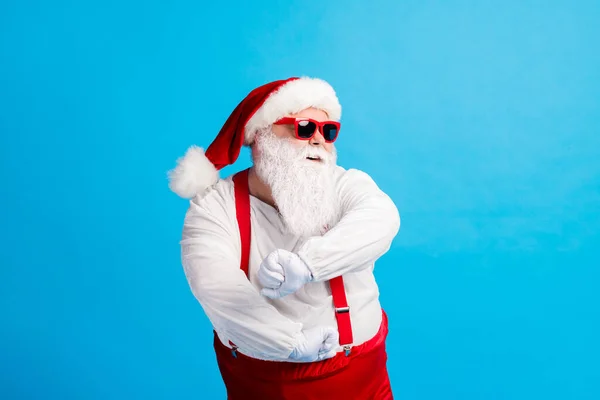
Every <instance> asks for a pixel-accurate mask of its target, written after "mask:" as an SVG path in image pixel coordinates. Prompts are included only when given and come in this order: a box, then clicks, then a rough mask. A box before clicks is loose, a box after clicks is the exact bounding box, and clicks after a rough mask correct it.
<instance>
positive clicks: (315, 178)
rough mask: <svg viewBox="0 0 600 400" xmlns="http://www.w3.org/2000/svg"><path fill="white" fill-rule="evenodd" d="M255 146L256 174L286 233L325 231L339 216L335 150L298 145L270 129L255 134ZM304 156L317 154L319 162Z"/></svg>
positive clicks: (311, 233)
mask: <svg viewBox="0 0 600 400" xmlns="http://www.w3.org/2000/svg"><path fill="white" fill-rule="evenodd" d="M256 145H257V150H258V152H259V154H258V157H256V158H255V159H254V164H255V167H256V173H257V175H258V177H259V178H260V179H261V180H262V181H263V182H264V183H266V184H267V185H269V187H270V188H271V194H272V196H273V200H274V201H275V205H276V206H277V208H278V210H279V213H280V215H281V217H282V219H283V222H284V224H285V226H286V228H287V230H288V232H289V233H291V234H294V235H297V236H301V237H309V236H318V235H321V234H323V233H325V232H326V230H327V229H328V227H330V226H332V225H334V224H335V223H336V222H337V220H338V218H339V217H338V214H339V205H338V204H339V202H338V197H337V192H336V190H335V180H334V170H335V166H336V159H337V156H336V153H335V150H334V152H332V153H329V152H327V151H326V150H325V149H324V148H322V147H313V146H303V147H302V148H298V147H297V146H295V145H294V144H293V143H292V142H291V141H290V140H287V139H281V138H278V137H276V136H275V134H274V133H273V132H272V131H271V130H268V131H263V132H260V133H259V134H257V135H256ZM308 156H310V157H315V156H318V157H320V158H321V160H322V162H315V161H310V160H307V159H306V157H308Z"/></svg>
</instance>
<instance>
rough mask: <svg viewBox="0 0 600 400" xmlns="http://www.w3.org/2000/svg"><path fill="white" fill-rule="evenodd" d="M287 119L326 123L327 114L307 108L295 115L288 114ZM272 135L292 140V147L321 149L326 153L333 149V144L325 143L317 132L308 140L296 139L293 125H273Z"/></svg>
mask: <svg viewBox="0 0 600 400" xmlns="http://www.w3.org/2000/svg"><path fill="white" fill-rule="evenodd" d="M287 117H291V118H311V119H314V120H316V121H328V120H329V117H328V116H327V113H326V112H325V111H322V110H318V109H316V108H307V109H306V110H303V111H300V112H299V113H297V114H290V115H287ZM273 133H274V134H275V136H277V137H279V138H287V139H290V140H292V142H293V143H294V145H296V146H298V147H305V146H313V147H323V148H324V149H325V150H326V151H327V152H329V153H331V152H332V151H333V149H334V144H333V143H326V142H325V139H324V138H323V135H322V132H320V131H319V130H317V132H316V133H315V135H314V136H313V137H312V138H311V139H310V140H301V139H298V138H297V137H296V135H295V133H294V125H273Z"/></svg>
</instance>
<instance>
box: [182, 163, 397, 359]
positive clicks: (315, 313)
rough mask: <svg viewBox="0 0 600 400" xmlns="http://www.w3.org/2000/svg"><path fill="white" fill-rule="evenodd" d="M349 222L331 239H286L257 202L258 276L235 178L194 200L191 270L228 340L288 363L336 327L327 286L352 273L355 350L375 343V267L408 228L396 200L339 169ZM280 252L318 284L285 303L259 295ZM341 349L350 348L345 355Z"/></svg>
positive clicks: (187, 265) (187, 257) (188, 233)
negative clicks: (264, 269)
mask: <svg viewBox="0 0 600 400" xmlns="http://www.w3.org/2000/svg"><path fill="white" fill-rule="evenodd" d="M335 176H336V178H335V184H336V189H337V191H338V194H339V198H340V201H341V204H340V207H341V209H342V217H341V219H340V221H339V222H338V223H337V224H336V225H335V226H333V227H331V228H330V229H329V231H328V232H327V233H326V234H324V235H323V236H318V237H311V238H308V239H302V238H299V237H297V236H294V235H291V234H288V233H286V231H285V227H284V224H283V221H282V219H281V217H280V215H279V213H278V212H277V210H276V209H275V208H273V207H272V206H270V205H269V204H267V203H264V202H262V201H261V200H259V199H258V198H256V197H253V196H251V197H250V206H251V226H252V233H251V248H250V260H249V271H248V272H249V274H248V275H249V276H248V277H246V275H245V274H244V272H243V271H242V270H241V269H240V257H241V240H240V235H239V230H238V226H237V220H236V213H235V199H234V192H233V181H232V179H231V177H229V178H227V179H222V180H220V181H219V182H218V183H217V184H216V185H214V186H213V187H212V188H211V189H209V190H208V191H207V192H205V193H203V194H202V195H198V196H196V197H195V198H194V199H192V200H191V201H190V207H189V209H188V212H187V214H186V217H185V221H184V228H183V237H182V241H181V246H182V263H183V266H184V270H185V274H186V277H187V279H188V282H189V285H190V288H191V290H192V292H193V294H194V296H195V298H196V299H197V300H198V302H199V303H200V305H201V306H202V308H203V310H204V312H205V313H206V315H207V317H208V318H209V320H210V321H211V323H212V325H213V327H214V329H215V331H216V332H217V335H218V337H219V339H220V340H221V342H222V343H223V344H224V345H226V346H229V341H231V342H233V343H235V344H236V346H238V351H240V352H242V353H243V354H246V355H248V356H250V357H255V358H259V359H263V360H273V361H284V360H286V359H288V357H289V355H290V353H291V352H292V350H293V349H294V347H295V346H296V344H297V343H298V341H299V339H300V337H301V331H302V330H303V329H308V328H312V327H316V326H331V327H334V328H337V324H336V320H335V313H334V307H333V300H332V296H331V290H330V288H329V283H328V280H329V279H331V278H333V277H336V276H339V275H343V277H344V285H345V289H346V296H347V300H348V305H349V306H350V317H351V320H352V330H353V336H354V343H353V344H354V345H359V344H361V343H364V342H365V341H367V340H369V339H370V338H372V337H373V336H374V335H375V334H376V333H377V331H378V330H379V326H380V324H381V318H382V314H381V305H380V303H379V289H378V286H377V283H376V282H375V277H374V274H373V270H374V264H375V261H376V260H377V259H378V258H379V257H381V256H382V255H383V254H384V253H385V252H386V251H387V250H388V249H389V248H390V246H391V242H392V240H393V238H394V237H395V236H396V234H397V233H398V230H399V228H400V216H399V213H398V210H397V208H396V206H395V205H394V203H393V202H392V200H391V199H390V198H389V197H388V196H387V195H386V194H385V193H383V192H382V191H381V190H380V189H379V188H378V187H377V185H376V184H375V182H374V181H373V180H372V179H371V178H370V177H369V176H368V175H367V174H365V173H364V172H361V171H358V170H355V169H349V170H345V169H343V168H342V167H336V172H335ZM276 249H284V250H288V251H291V252H295V253H297V254H298V255H299V256H300V257H301V258H302V259H303V260H304V261H305V262H306V263H307V265H308V267H309V269H310V270H311V272H312V274H313V277H314V281H313V282H310V283H308V284H306V285H304V286H303V287H302V288H300V289H299V290H298V291H297V292H295V293H293V294H291V295H288V296H285V297H283V298H280V299H273V300H272V299H269V298H266V297H264V296H262V295H261V294H260V290H261V289H262V286H261V284H260V283H259V281H258V278H257V272H258V269H259V266H260V264H261V262H262V261H263V260H264V258H265V257H266V256H267V255H268V254H270V253H271V252H272V251H274V250H276ZM339 350H341V348H340V349H339Z"/></svg>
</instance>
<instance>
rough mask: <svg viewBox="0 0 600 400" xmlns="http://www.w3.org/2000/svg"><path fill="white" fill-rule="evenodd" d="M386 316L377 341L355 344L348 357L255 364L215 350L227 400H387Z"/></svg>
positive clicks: (218, 345)
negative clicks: (305, 361) (308, 361)
mask: <svg viewBox="0 0 600 400" xmlns="http://www.w3.org/2000/svg"><path fill="white" fill-rule="evenodd" d="M387 333H388V325H387V316H386V315H385V313H383V322H382V324H381V328H380V329H379V332H378V333H377V335H375V337H373V338H372V339H371V340H369V341H367V342H365V343H364V344H362V345H358V346H354V347H353V348H352V352H351V353H350V355H349V356H346V355H345V354H344V353H343V352H341V353H338V354H337V355H336V356H335V357H333V358H330V359H327V360H324V361H319V362H313V363H291V362H275V361H264V360H257V359H254V358H250V357H247V356H245V355H243V354H240V353H239V352H238V353H237V358H236V357H234V356H233V354H232V353H231V349H229V348H228V347H227V346H224V345H223V344H222V343H221V341H220V340H219V338H218V337H217V336H216V334H215V340H214V347H215V352H216V356H217V363H218V365H219V369H220V371H221V376H222V377H223V381H224V383H225V387H226V388H227V399H228V400H242V399H243V400H254V399H257V400H312V399H315V400H317V399H318V400H321V399H325V400H390V399H393V395H392V389H391V386H390V380H389V376H388V372H387V366H386V362H387V354H386V351H385V339H386V337H387Z"/></svg>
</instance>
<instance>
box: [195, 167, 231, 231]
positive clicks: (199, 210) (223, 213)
mask: <svg viewBox="0 0 600 400" xmlns="http://www.w3.org/2000/svg"><path fill="white" fill-rule="evenodd" d="M234 209H235V199H234V191H233V180H232V177H227V178H223V179H219V180H218V181H217V182H216V183H214V184H213V185H211V186H209V187H208V188H207V189H206V190H204V191H203V192H201V193H198V194H196V195H195V196H194V197H193V198H191V199H190V207H189V209H188V213H187V217H186V218H190V217H194V216H205V217H207V218H210V219H213V220H216V221H222V222H225V221H229V220H231V216H232V215H234V214H233V213H232V210H234Z"/></svg>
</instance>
